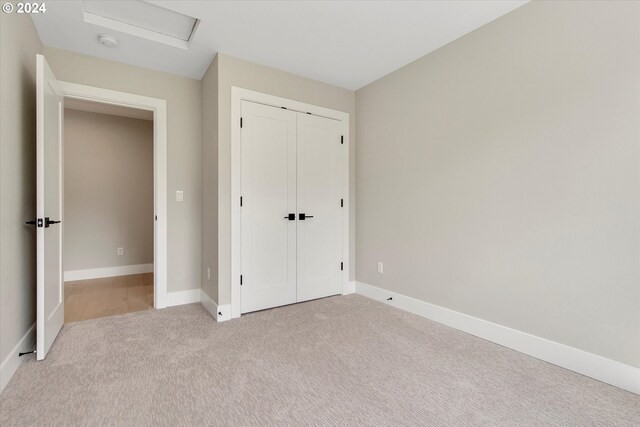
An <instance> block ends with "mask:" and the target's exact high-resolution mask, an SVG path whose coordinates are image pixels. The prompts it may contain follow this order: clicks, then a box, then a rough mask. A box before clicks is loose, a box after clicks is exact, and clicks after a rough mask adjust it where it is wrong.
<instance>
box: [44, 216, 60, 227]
mask: <svg viewBox="0 0 640 427" xmlns="http://www.w3.org/2000/svg"><path fill="white" fill-rule="evenodd" d="M61 222H62V221H54V220H52V219H49V217H48V216H46V217H44V228H49V226H50V225H53V224H60V223H61Z"/></svg>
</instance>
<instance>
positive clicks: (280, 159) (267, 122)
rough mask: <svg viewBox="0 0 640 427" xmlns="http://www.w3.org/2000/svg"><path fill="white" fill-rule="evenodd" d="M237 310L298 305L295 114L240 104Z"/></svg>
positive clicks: (244, 103) (247, 310) (261, 106)
mask: <svg viewBox="0 0 640 427" xmlns="http://www.w3.org/2000/svg"><path fill="white" fill-rule="evenodd" d="M242 121H243V123H242V129H241V130H242V172H241V175H242V193H241V194H242V207H241V211H242V226H241V227H242V231H241V233H242V265H241V271H242V273H241V274H242V276H241V300H242V306H241V307H242V308H241V312H242V313H246V312H250V311H256V310H262V309H265V308H269V307H276V306H280V305H285V304H291V303H294V302H296V221H295V218H293V217H292V219H291V220H290V219H289V214H293V215H295V213H296V113H295V112H292V111H288V110H284V109H279V108H274V107H268V106H265V105H260V104H255V103H252V102H246V101H243V102H242Z"/></svg>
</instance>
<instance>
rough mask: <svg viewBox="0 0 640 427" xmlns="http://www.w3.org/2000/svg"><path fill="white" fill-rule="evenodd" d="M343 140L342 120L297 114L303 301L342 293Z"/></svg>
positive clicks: (300, 268)
mask: <svg viewBox="0 0 640 427" xmlns="http://www.w3.org/2000/svg"><path fill="white" fill-rule="evenodd" d="M340 137H341V135H340V122H339V121H337V120H332V119H326V118H323V117H318V116H312V115H308V114H298V141H297V142H298V144H297V145H298V214H299V215H298V236H297V241H298V301H306V300H310V299H314V298H321V297H326V296H329V295H336V294H340V293H341V292H342V271H341V262H342V208H341V204H340V200H341V197H342V195H341V188H342V182H341V181H342V178H341V177H342V169H341V165H342V164H343V163H342V156H343V155H344V153H343V151H344V150H346V148H345V146H344V145H341V139H340ZM303 214H304V216H303ZM303 217H304V218H305V219H304V220H303V219H302V218H303Z"/></svg>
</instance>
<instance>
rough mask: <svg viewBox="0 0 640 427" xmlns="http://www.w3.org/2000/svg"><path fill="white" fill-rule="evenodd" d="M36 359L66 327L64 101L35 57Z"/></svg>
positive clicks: (41, 60) (47, 70) (44, 65)
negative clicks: (63, 235)
mask: <svg viewBox="0 0 640 427" xmlns="http://www.w3.org/2000/svg"><path fill="white" fill-rule="evenodd" d="M36 80H37V84H36V86H37V87H36V110H37V113H36V116H37V119H36V133H37V142H36V187H37V188H36V215H37V218H38V219H37V224H36V227H37V228H36V230H37V231H36V236H37V237H36V239H37V243H36V248H37V249H36V259H37V261H36V268H37V273H36V276H37V283H36V293H37V297H36V298H37V304H36V305H37V307H36V331H37V345H36V356H37V359H38V360H43V359H44V358H45V357H46V355H47V353H48V352H49V349H50V348H51V345H52V344H53V342H54V341H55V339H56V337H57V336H58V333H59V332H60V329H61V328H62V325H63V323H64V280H63V267H62V233H63V228H62V227H63V224H64V223H63V222H60V223H53V224H51V223H50V221H63V218H62V214H63V211H64V209H63V175H62V173H63V164H62V162H63V114H64V97H63V96H62V92H61V90H60V87H59V85H58V81H57V80H56V77H55V75H54V74H53V71H51V68H50V67H49V65H48V64H47V61H46V60H45V59H44V57H43V56H42V55H37V56H36Z"/></svg>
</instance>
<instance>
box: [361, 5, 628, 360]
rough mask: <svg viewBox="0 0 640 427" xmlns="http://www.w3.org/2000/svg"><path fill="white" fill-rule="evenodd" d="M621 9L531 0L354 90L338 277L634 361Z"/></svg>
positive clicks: (625, 18)
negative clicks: (351, 222) (350, 251)
mask: <svg viewBox="0 0 640 427" xmlns="http://www.w3.org/2000/svg"><path fill="white" fill-rule="evenodd" d="M639 22H640V3H637V2H627V3H614V2H580V3H572V2H532V3H529V4H527V5H525V6H523V7H521V8H519V9H517V10H515V11H514V12H512V13H510V14H508V15H506V16H504V17H502V18H500V19H498V20H496V21H494V22H492V23H490V24H488V25H486V26H485V27H483V28H480V29H478V30H477V31H474V32H473V33H470V34H468V35H467V36H465V37H463V38H461V39H459V40H457V41H455V42H453V43H451V44H449V45H447V46H445V47H443V48H441V49H439V50H438V51H436V52H434V53H432V54H429V55H427V56H425V57H423V58H421V59H419V60H418V61H416V62H414V63H412V64H410V65H408V66H406V67H404V68H402V69H400V70H398V71H396V72H394V73H392V74H390V75H388V76H386V77H384V78H382V79H380V80H378V81H376V82H374V83H372V84H370V85H368V86H366V87H365V88H363V89H360V90H358V91H357V93H356V102H357V111H356V114H357V117H358V121H357V126H356V132H357V135H358V151H357V158H356V191H357V194H358V198H357V210H356V212H357V216H356V224H357V231H356V236H357V244H356V254H357V259H356V265H357V271H356V279H357V280H358V281H362V282H365V283H368V284H371V285H375V286H379V287H382V288H385V289H389V290H392V291H395V292H399V293H401V294H405V295H409V296H411V297H414V298H418V299H420V300H423V301H428V302H430V303H433V304H437V305H440V306H443V307H447V308H450V309H453V310H457V311H460V312H463V313H466V314H469V315H472V316H476V317H479V318H482V319H486V320H489V321H492V322H495V323H498V324H501V325H506V326H508V327H511V328H514V329H517V330H520V331H525V332H528V333H531V334H534V335H537V336H540V337H544V338H548V339H550V340H553V341H556V342H560V343H563V344H566V345H569V346H571V347H575V348H579V349H583V350H586V351H589V352H592V353H596V354H599V355H602V356H604V357H607V358H611V359H614V360H617V361H620V362H623V363H626V364H629V365H632V366H636V367H640V263H639V260H640V222H639V221H640V219H639V218H640V165H639V160H640V125H639V123H640V25H638V23H639ZM377 261H383V262H384V263H385V264H384V274H378V273H377V272H376V263H377Z"/></svg>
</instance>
